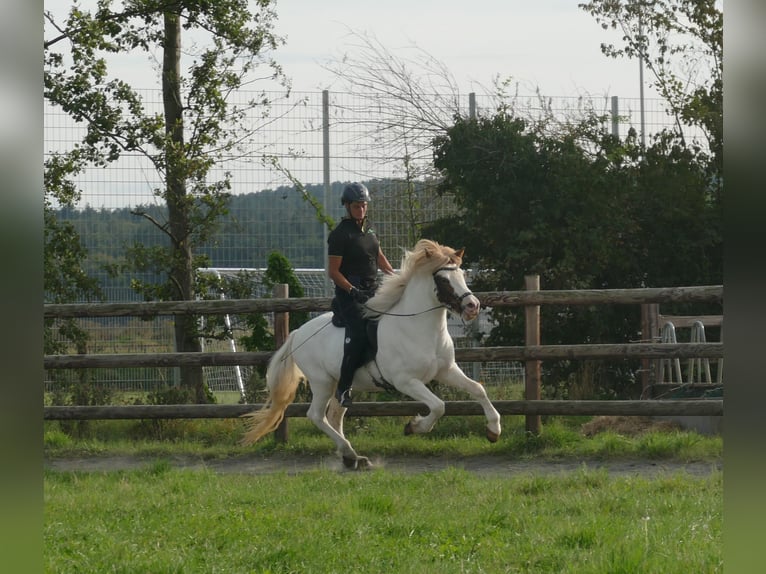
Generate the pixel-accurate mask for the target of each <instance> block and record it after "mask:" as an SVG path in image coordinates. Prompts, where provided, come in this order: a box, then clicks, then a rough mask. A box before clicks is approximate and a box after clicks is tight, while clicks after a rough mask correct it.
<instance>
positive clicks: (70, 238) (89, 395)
mask: <svg viewBox="0 0 766 574" xmlns="http://www.w3.org/2000/svg"><path fill="white" fill-rule="evenodd" d="M77 169H78V166H77V162H76V161H72V159H71V158H70V159H67V158H66V157H62V156H61V155H53V156H51V157H50V158H49V159H48V161H47V162H46V170H45V179H44V183H45V194H44V201H43V218H44V225H43V231H44V242H43V286H44V293H45V301H46V302H47V303H72V302H76V301H94V300H98V299H100V298H101V290H100V288H99V284H98V281H97V280H96V279H95V278H93V277H92V276H90V275H89V274H88V273H87V271H86V269H85V261H86V259H87V256H88V251H87V249H86V248H85V247H84V246H83V244H82V241H81V239H80V236H79V234H78V233H77V230H76V229H75V227H74V226H73V225H72V224H71V223H69V222H66V221H61V220H60V219H59V218H57V217H56V210H55V209H54V206H53V204H54V203H58V204H59V205H64V206H72V205H73V204H74V203H75V202H76V201H77V199H78V198H79V193H78V192H77V190H76V188H74V187H73V186H72V185H71V181H70V179H69V178H70V176H71V174H72V173H73V172H76V171H77ZM72 348H74V350H75V351H76V352H77V353H87V351H88V334H87V332H86V331H85V330H84V329H82V328H81V327H80V325H79V323H78V322H77V321H76V320H75V319H73V318H65V319H55V320H54V319H45V321H44V326H43V352H44V353H45V354H47V355H54V354H65V353H69V352H71V350H72ZM49 376H50V377H51V380H52V381H53V382H54V383H55V385H54V390H53V393H52V395H51V400H52V402H53V404H76V405H90V404H104V403H105V402H106V399H107V397H108V393H107V392H106V389H105V388H103V387H101V386H98V385H95V384H93V382H92V381H91V380H90V377H89V375H88V371H87V370H79V369H78V370H76V371H60V370H53V371H50V373H49ZM85 426H87V421H78V422H77V423H65V424H62V428H63V429H64V430H76V429H82V428H83V427H85Z"/></svg>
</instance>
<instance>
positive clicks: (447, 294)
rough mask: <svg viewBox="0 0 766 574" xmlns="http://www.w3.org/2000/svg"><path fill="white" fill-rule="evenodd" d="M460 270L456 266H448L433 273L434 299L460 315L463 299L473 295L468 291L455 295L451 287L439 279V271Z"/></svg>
mask: <svg viewBox="0 0 766 574" xmlns="http://www.w3.org/2000/svg"><path fill="white" fill-rule="evenodd" d="M459 269H460V268H459V267H458V266H457V265H450V266H447V267H439V269H437V270H436V271H434V272H433V278H434V283H435V284H436V298H437V299H438V300H439V302H440V303H442V304H443V305H444V306H445V307H447V308H448V309H451V310H452V311H454V312H455V313H462V311H463V308H462V303H463V299H465V298H466V297H470V296H471V295H473V293H471V292H470V291H466V292H465V293H463V294H462V295H458V294H457V293H455V290H454V289H453V288H452V285H451V284H450V282H449V281H448V280H447V279H444V278H442V277H439V275H438V274H439V272H441V271H458V270H459Z"/></svg>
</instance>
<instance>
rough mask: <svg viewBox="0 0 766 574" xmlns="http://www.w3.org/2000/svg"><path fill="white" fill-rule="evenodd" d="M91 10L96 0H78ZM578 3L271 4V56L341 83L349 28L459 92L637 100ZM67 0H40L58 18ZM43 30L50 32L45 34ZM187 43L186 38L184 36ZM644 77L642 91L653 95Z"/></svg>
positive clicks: (308, 85) (299, 84) (321, 83)
mask: <svg viewBox="0 0 766 574" xmlns="http://www.w3.org/2000/svg"><path fill="white" fill-rule="evenodd" d="M78 4H79V5H81V6H83V7H84V8H86V9H87V8H89V7H92V6H94V5H95V0H80V1H79V2H78ZM577 4H578V1H577V0H472V1H469V0H384V1H381V0H277V2H276V12H277V15H278V20H277V22H276V33H277V34H278V35H280V36H282V37H284V38H286V44H285V45H284V46H280V47H279V49H278V50H277V52H276V53H275V54H274V56H275V58H276V60H277V61H278V62H279V63H280V64H281V65H282V66H283V68H284V71H285V73H286V74H287V76H289V77H290V78H291V79H292V86H293V90H295V91H317V90H322V89H325V88H327V89H332V88H333V87H335V88H336V89H340V84H339V82H338V79H337V77H336V76H334V75H333V74H332V73H330V72H328V71H327V70H325V69H324V68H323V65H325V66H326V65H327V63H328V61H332V60H335V61H337V60H339V59H340V58H342V57H343V55H344V54H347V53H349V52H351V53H353V50H354V48H353V43H354V41H355V39H354V38H353V37H352V35H353V34H352V33H355V34H363V35H368V36H370V37H373V38H375V39H376V40H377V41H378V42H379V43H380V44H382V45H383V46H384V47H385V48H386V49H387V50H388V51H389V52H391V53H392V54H393V55H394V56H396V57H402V58H406V57H407V56H408V55H409V56H411V55H412V54H413V52H412V47H413V46H415V47H417V48H418V49H420V50H422V51H424V52H426V53H428V54H429V55H430V56H432V57H433V58H435V59H436V60H438V61H439V62H441V63H442V64H444V65H445V66H446V68H447V69H448V70H449V71H450V73H451V74H452V76H454V78H455V80H456V81H457V83H458V87H459V89H460V91H461V92H463V93H467V92H470V91H474V92H477V93H484V92H486V91H489V90H491V86H492V83H493V79H494V78H496V77H498V76H499V77H500V78H501V79H506V78H512V79H513V81H514V82H518V84H519V87H520V88H521V92H522V93H532V92H534V90H535V89H536V88H540V91H541V92H542V93H543V94H544V95H547V96H577V95H593V96H604V95H609V96H615V95H616V96H620V97H621V98H638V97H639V90H640V87H639V86H640V83H639V63H638V61H636V60H626V59H620V60H615V59H612V58H607V57H606V56H604V55H603V54H602V53H601V50H600V44H601V43H602V42H619V34H618V33H617V32H616V31H614V30H603V29H602V28H601V26H600V25H599V24H598V23H597V22H596V21H595V19H594V18H593V17H591V16H590V15H589V14H587V13H586V12H585V11H584V10H582V9H580V8H578V7H577ZM71 5H72V2H69V1H66V2H65V1H62V0H46V2H45V9H46V10H51V11H53V12H54V13H55V14H56V15H57V16H58V18H59V19H63V18H64V16H65V15H66V13H67V11H68V10H69V8H70V7H71ZM46 35H49V34H48V33H46ZM184 40H185V44H186V45H187V47H188V45H189V43H190V38H189V37H188V36H186V37H185V38H184ZM111 65H112V66H114V67H113V68H112V71H113V72H116V73H117V74H118V75H119V76H120V77H122V78H123V79H125V80H128V81H129V82H131V83H132V84H133V85H134V86H135V87H142V88H153V87H158V80H157V78H155V77H153V76H152V75H151V74H147V73H146V65H147V64H146V55H145V54H141V53H136V54H135V55H133V56H130V57H127V58H126V57H120V58H114V59H112V62H111ZM649 81H650V78H649V77H648V75H646V76H645V96H646V97H647V98H650V97H656V94H655V92H654V91H653V90H651V89H650V87H649Z"/></svg>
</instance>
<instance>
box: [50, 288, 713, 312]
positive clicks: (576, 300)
mask: <svg viewBox="0 0 766 574" xmlns="http://www.w3.org/2000/svg"><path fill="white" fill-rule="evenodd" d="M474 295H476V297H478V299H479V301H480V302H481V304H482V305H483V306H485V307H524V306H527V305H604V304H615V305H638V304H642V303H694V302H721V301H723V285H704V286H696V287H661V288H647V289H583V290H577V291H567V290H550V291H487V292H484V293H474ZM331 302H332V298H331V297H301V298H299V299H289V298H271V299H216V300H212V301H150V302H135V303H50V304H47V305H45V308H44V312H43V315H44V317H45V318H46V319H52V318H66V317H126V316H131V317H156V316H157V315H183V314H197V315H226V314H231V315H235V314H246V313H267V312H275V313H282V312H288V313H289V312H291V311H329V310H330V303H331Z"/></svg>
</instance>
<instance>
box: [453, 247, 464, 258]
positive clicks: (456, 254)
mask: <svg viewBox="0 0 766 574" xmlns="http://www.w3.org/2000/svg"><path fill="white" fill-rule="evenodd" d="M463 253H465V247H461V248H460V249H458V250H457V251H455V257H459V258H460V259H462V258H463Z"/></svg>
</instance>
